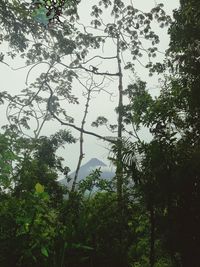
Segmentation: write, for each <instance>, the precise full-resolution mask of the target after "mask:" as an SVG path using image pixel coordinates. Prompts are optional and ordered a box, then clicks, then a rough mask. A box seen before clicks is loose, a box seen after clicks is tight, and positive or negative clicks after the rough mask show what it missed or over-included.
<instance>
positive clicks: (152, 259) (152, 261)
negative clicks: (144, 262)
mask: <svg viewBox="0 0 200 267" xmlns="http://www.w3.org/2000/svg"><path fill="white" fill-rule="evenodd" d="M150 227H151V229H150V255H149V262H150V267H154V265H155V212H154V208H153V205H152V204H151V206H150Z"/></svg>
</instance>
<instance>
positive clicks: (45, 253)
mask: <svg viewBox="0 0 200 267" xmlns="http://www.w3.org/2000/svg"><path fill="white" fill-rule="evenodd" d="M41 253H42V255H44V256H45V257H47V258H48V257H49V253H48V250H47V249H46V248H45V247H42V248H41Z"/></svg>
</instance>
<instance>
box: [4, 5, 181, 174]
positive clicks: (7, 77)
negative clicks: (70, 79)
mask: <svg viewBox="0 0 200 267" xmlns="http://www.w3.org/2000/svg"><path fill="white" fill-rule="evenodd" d="M132 2H133V4H134V5H135V7H136V8H138V9H141V10H144V11H149V10H150V9H151V8H152V7H154V6H155V2H157V3H163V4H164V5H165V10H166V12H167V14H170V15H171V14H172V10H173V9H175V8H177V7H178V6H179V1H178V0H162V1H159V0H158V1H155V0H133V1H132ZM92 4H94V0H82V2H81V4H80V7H79V9H80V11H79V14H80V17H81V19H82V21H83V22H84V23H87V20H88V17H89V13H90V8H89V6H91V5H92ZM108 19H109V18H108ZM155 29H156V30H158V31H159V36H160V40H161V42H160V48H159V49H160V50H161V51H165V50H166V49H167V47H168V43H169V37H168V35H167V32H166V30H163V29H157V28H156V27H155ZM0 49H1V48H0ZM105 50H106V51H107V53H108V54H109V56H111V55H112V52H113V51H112V50H113V47H112V45H110V47H109V46H108V45H107V47H105ZM105 53H106V52H105ZM161 59H162V58H160V60H161ZM22 64H23V62H21V61H15V60H14V62H11V65H12V66H13V67H14V68H17V67H20V66H21V65H22ZM109 64H110V63H109ZM111 64H113V63H111ZM105 67H107V66H106V65H100V68H102V69H104V68H105ZM112 67H113V69H114V67H115V66H114V65H113V66H111V65H109V68H112ZM27 71H28V69H25V70H24V69H23V70H18V71H13V70H11V69H10V68H8V67H6V66H5V65H3V64H0V75H1V76H0V77H1V88H0V90H1V91H4V90H7V91H9V92H10V93H13V94H14V93H15V94H16V93H17V92H20V90H21V89H23V88H25V78H26V74H27ZM40 72H41V67H38V68H36V69H35V70H34V71H33V73H32V74H31V76H30V81H33V79H34V77H35V76H36V75H37V74H38V73H40ZM137 74H138V76H140V77H142V79H143V80H145V81H147V83H148V89H149V90H150V92H151V93H152V94H153V95H156V94H158V89H157V85H158V83H157V80H158V77H153V78H149V77H148V73H147V72H146V70H145V69H144V68H143V67H141V66H139V65H138V67H137ZM126 78H127V77H125V79H126ZM31 79H32V80H31ZM125 82H126V81H125ZM127 82H128V81H127ZM108 89H109V91H110V92H116V84H115V82H113V83H111V84H109V88H108ZM74 90H75V91H74V92H75V93H76V94H78V95H79V96H80V97H81V95H82V88H81V87H79V88H74ZM115 95H116V96H117V94H116V93H115ZM82 100H84V99H83V98H82ZM111 100H112V101H111ZM111 100H110V96H109V95H107V94H101V95H94V98H93V100H92V102H91V105H90V108H89V115H88V123H87V125H86V129H87V130H93V131H96V132H98V133H99V134H102V135H110V134H109V132H106V130H105V128H101V129H95V128H91V127H90V124H91V122H92V121H94V120H95V119H96V117H97V116H98V115H104V116H106V117H107V118H108V119H110V120H111V123H116V115H115V114H114V112H113V110H114V108H115V106H116V101H117V97H116V98H114V97H113V98H112V99H111ZM83 109H84V102H81V104H80V105H79V106H69V107H67V111H70V112H71V115H72V116H73V117H74V118H75V122H77V124H79V123H80V120H81V118H82V112H83ZM0 112H1V125H3V124H5V123H6V118H5V107H3V106H0ZM60 128H61V126H60V125H59V124H58V123H51V122H49V123H48V124H46V125H45V126H44V128H43V131H42V134H43V135H49V134H51V133H54V132H55V131H56V130H58V129H60ZM63 129H64V128H63ZM72 132H73V134H74V135H75V136H76V137H78V136H79V133H77V132H74V131H72ZM141 134H142V135H143V137H144V138H148V136H147V135H146V134H147V133H146V131H143V132H142V133H141ZM84 143H85V144H84V153H85V158H84V160H83V164H84V163H85V162H87V161H88V160H89V159H91V158H93V157H96V158H99V159H100V160H103V161H104V162H105V163H108V161H107V156H108V148H109V147H108V144H107V143H106V142H102V141H100V140H97V139H95V138H94V137H92V136H85V139H84ZM78 148H79V144H78V143H77V144H75V145H67V146H66V147H65V149H64V150H60V153H61V155H62V156H63V157H64V158H65V162H66V165H67V166H69V167H70V168H71V170H72V171H73V170H74V169H75V167H76V163H77V160H78V156H79V153H78Z"/></svg>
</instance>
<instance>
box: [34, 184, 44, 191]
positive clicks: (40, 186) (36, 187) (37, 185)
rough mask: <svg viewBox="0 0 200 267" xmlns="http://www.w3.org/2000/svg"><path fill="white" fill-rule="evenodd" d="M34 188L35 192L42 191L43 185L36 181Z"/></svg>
mask: <svg viewBox="0 0 200 267" xmlns="http://www.w3.org/2000/svg"><path fill="white" fill-rule="evenodd" d="M35 190H36V192H37V193H43V192H44V186H43V185H41V184H40V183H37V184H36V185H35Z"/></svg>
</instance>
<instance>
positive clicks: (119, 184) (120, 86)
mask: <svg viewBox="0 0 200 267" xmlns="http://www.w3.org/2000/svg"><path fill="white" fill-rule="evenodd" d="M117 64H118V74H119V84H118V92H119V102H118V129H117V138H118V139H117V168H116V177H117V195H118V202H119V206H120V207H121V205H122V195H123V190H122V188H123V165H122V128H123V125H122V121H123V82H122V77H123V75H122V68H121V58H120V47H119V37H118V38H117Z"/></svg>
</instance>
